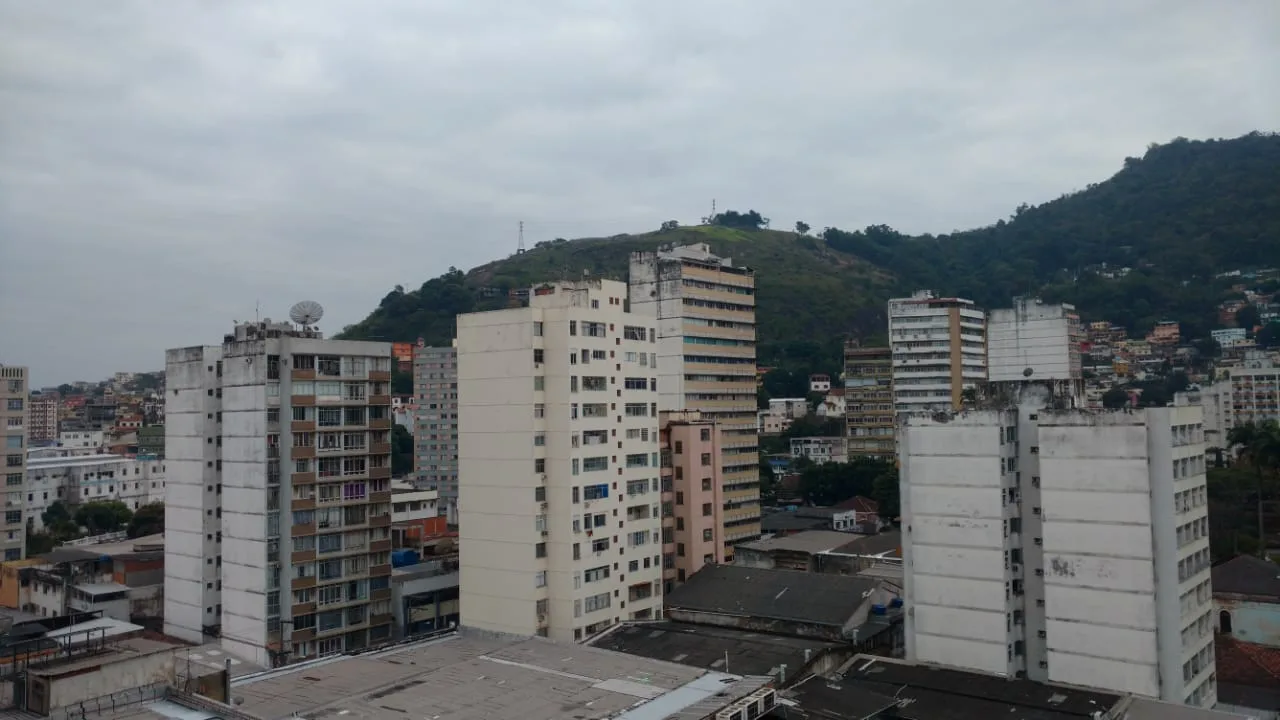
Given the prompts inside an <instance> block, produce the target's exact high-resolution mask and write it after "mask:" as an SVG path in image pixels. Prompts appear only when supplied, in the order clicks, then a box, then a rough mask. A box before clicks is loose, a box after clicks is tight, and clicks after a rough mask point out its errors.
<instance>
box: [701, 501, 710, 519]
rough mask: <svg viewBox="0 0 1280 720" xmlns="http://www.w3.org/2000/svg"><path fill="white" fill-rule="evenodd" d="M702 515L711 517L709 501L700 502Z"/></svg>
mask: <svg viewBox="0 0 1280 720" xmlns="http://www.w3.org/2000/svg"><path fill="white" fill-rule="evenodd" d="M702 516H703V517H711V503H702Z"/></svg>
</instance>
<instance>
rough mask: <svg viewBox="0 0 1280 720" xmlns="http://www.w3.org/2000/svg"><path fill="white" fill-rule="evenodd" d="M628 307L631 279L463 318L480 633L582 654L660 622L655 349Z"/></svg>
mask: <svg viewBox="0 0 1280 720" xmlns="http://www.w3.org/2000/svg"><path fill="white" fill-rule="evenodd" d="M626 299H627V286H626V285H625V284H623V283H620V282H615V281H610V280H595V281H583V282H560V283H554V284H548V285H543V286H540V287H537V288H534V290H533V291H532V293H531V296H530V301H529V306H528V307H525V308H513V309H508V310H495V311H492V312H481V313H472V314H467V315H459V316H458V342H457V349H458V455H459V499H458V515H459V542H460V546H461V557H460V562H461V578H460V580H461V601H462V606H463V608H464V610H463V621H464V623H465V624H466V625H468V626H470V627H477V628H481V629H486V630H493V631H500V632H507V633H513V634H517V635H534V634H538V635H544V636H548V637H551V638H553V639H558V640H573V641H580V640H584V639H586V638H589V637H591V636H592V635H594V634H596V633H598V632H600V631H602V630H604V629H605V628H608V627H609V626H611V625H613V624H615V623H617V622H621V621H624V620H633V619H650V618H657V617H660V616H661V613H662V545H661V543H662V534H661V529H662V528H661V522H662V521H661V503H660V497H661V495H660V493H661V485H660V481H659V462H660V458H659V452H658V447H659V445H658V394H659V393H658V382H659V378H658V377H657V374H658V373H657V367H656V366H655V354H656V351H657V342H656V340H657V337H656V330H655V327H654V318H653V317H646V316H642V315H637V314H634V313H629V312H627V311H626V309H625V303H626ZM641 358H643V362H642V361H641Z"/></svg>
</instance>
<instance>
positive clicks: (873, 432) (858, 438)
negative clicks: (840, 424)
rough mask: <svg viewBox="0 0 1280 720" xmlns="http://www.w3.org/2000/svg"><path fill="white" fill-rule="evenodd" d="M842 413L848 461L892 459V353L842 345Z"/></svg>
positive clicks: (855, 344)
mask: <svg viewBox="0 0 1280 720" xmlns="http://www.w3.org/2000/svg"><path fill="white" fill-rule="evenodd" d="M844 409H845V440H846V454H847V455H848V457H849V458H855V457H872V458H876V459H879V460H892V459H894V457H895V456H896V452H895V445H894V431H895V427H896V426H895V424H894V411H893V351H892V350H890V349H889V348H887V347H878V348H872V347H868V348H864V347H862V346H861V345H859V344H858V343H857V342H849V343H846V344H845V347H844Z"/></svg>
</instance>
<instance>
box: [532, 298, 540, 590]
mask: <svg viewBox="0 0 1280 720" xmlns="http://www.w3.org/2000/svg"><path fill="white" fill-rule="evenodd" d="M533 336H534V337H542V322H541V321H539V320H534V321H533ZM538 587H542V585H539V586H538Z"/></svg>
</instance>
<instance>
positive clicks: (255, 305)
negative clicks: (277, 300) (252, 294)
mask: <svg viewBox="0 0 1280 720" xmlns="http://www.w3.org/2000/svg"><path fill="white" fill-rule="evenodd" d="M261 304H262V303H260V302H258V301H257V300H254V301H253V321H254V322H259V321H261V320H262V318H261V317H259V316H258V310H259V306H260V305H261Z"/></svg>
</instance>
